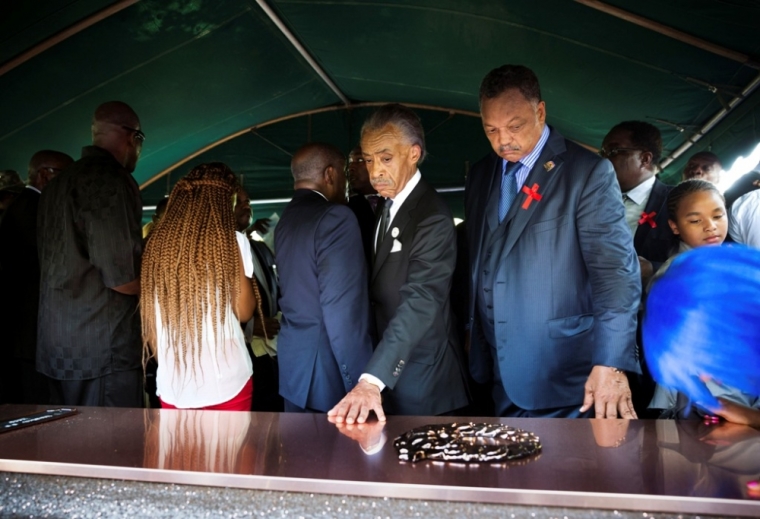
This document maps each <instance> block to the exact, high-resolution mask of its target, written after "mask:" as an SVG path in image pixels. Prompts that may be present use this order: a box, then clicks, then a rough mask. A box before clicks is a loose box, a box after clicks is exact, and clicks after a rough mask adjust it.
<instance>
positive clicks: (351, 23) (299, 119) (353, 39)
mask: <svg viewBox="0 0 760 519" xmlns="http://www.w3.org/2000/svg"><path fill="white" fill-rule="evenodd" d="M0 9H1V11H0V40H1V41H2V45H0V114H2V117H0V169H8V168H10V169H17V170H19V171H24V169H25V165H26V163H27V162H28V160H29V158H30V157H31V155H32V154H33V153H34V152H35V151H37V150H39V149H44V148H51V149H58V150H61V151H65V152H67V153H69V154H71V155H73V156H75V157H78V155H79V148H80V147H81V146H83V145H85V144H87V143H88V141H89V123H90V117H91V114H92V111H93V110H94V108H95V106H97V105H98V104H100V103H101V102H103V101H106V100H111V99H120V100H123V101H126V102H127V103H129V104H130V105H132V106H133V107H134V108H135V110H136V111H137V112H138V114H139V115H140V117H141V121H142V126H143V129H144V131H145V133H146V134H147V136H148V139H147V141H146V142H145V146H144V148H143V155H142V157H141V159H140V162H139V164H138V167H137V170H136V171H135V173H134V174H135V178H136V179H137V181H138V183H139V184H140V185H141V187H142V188H143V200H144V203H145V204H146V205H147V206H150V205H154V204H155V203H156V202H157V201H158V200H160V198H161V197H163V196H165V195H166V194H167V193H168V191H169V190H170V189H171V187H172V185H173V184H174V182H176V180H177V179H178V178H180V177H181V176H182V175H184V174H185V173H186V172H187V171H188V170H189V168H190V167H192V166H193V165H195V164H197V163H200V162H206V161H211V160H221V161H224V162H227V163H228V164H229V165H230V166H231V167H232V168H233V169H234V170H235V171H237V172H239V173H240V174H241V178H243V179H244V182H245V184H246V187H247V189H248V191H249V193H250V194H251V195H252V199H253V200H254V202H257V203H261V202H265V201H272V200H274V201H277V200H282V199H287V198H288V197H289V196H290V192H291V189H292V183H291V179H290V174H289V168H288V165H289V161H290V154H291V153H292V152H293V151H295V149H296V148H297V147H298V146H300V145H301V144H303V143H305V142H307V141H309V140H322V141H328V142H332V143H334V144H336V145H338V146H339V147H340V148H342V149H344V150H346V151H348V150H349V149H350V148H351V147H352V146H353V145H354V144H355V143H356V142H357V140H358V131H359V128H360V126H361V122H362V120H363V119H364V117H366V115H367V113H368V112H369V110H371V109H372V106H373V105H375V104H378V103H382V102H389V101H393V102H402V103H406V104H409V105H412V106H414V107H415V108H416V109H417V110H418V113H419V114H420V116H421V117H422V120H423V123H424V125H425V128H426V131H427V140H428V146H429V148H430V158H429V160H428V161H427V162H426V163H425V164H423V166H422V168H421V169H422V170H423V173H424V174H425V175H426V177H427V178H428V179H429V180H430V181H431V182H432V183H433V184H434V185H435V186H436V187H438V188H440V189H441V190H444V191H445V192H446V196H447V198H448V199H449V201H450V202H451V204H452V209H453V210H454V212H455V214H457V215H460V216H461V213H462V210H461V193H460V192H459V190H461V187H462V186H463V185H464V175H465V173H466V170H467V167H468V165H469V164H472V163H474V162H475V161H476V160H478V159H479V158H480V157H481V156H483V155H484V154H485V153H486V152H487V151H488V149H489V147H488V143H487V141H486V139H485V137H484V136H483V134H482V130H481V128H480V122H479V119H478V117H477V111H478V100H477V90H478V85H479V83H480V80H481V79H482V77H483V75H484V74H485V73H486V72H488V71H489V70H490V69H492V68H494V67H496V66H498V65H501V64H503V63H521V64H525V65H527V66H529V67H531V68H532V69H533V70H535V72H536V73H537V75H538V76H539V79H540V81H541V85H542V90H543V96H544V98H545V100H546V102H547V112H548V122H549V124H551V125H552V126H553V127H555V128H557V129H558V130H559V131H561V132H562V133H563V134H564V135H565V136H566V137H568V138H570V139H573V140H575V141H576V142H579V143H581V144H583V145H585V146H588V147H590V148H596V147H598V146H599V145H600V143H601V141H602V138H603V137H604V135H605V134H606V132H607V131H608V130H609V129H610V128H611V127H612V126H613V125H614V124H616V123H617V122H620V121H623V120H628V119H643V120H648V121H650V122H652V123H653V124H655V125H657V126H658V127H659V128H660V130H661V131H662V133H663V137H664V143H665V148H666V150H665V155H664V158H663V161H662V163H661V166H662V167H663V172H662V174H661V178H663V179H664V180H665V181H666V182H671V183H672V182H674V181H676V179H677V178H678V176H679V174H680V170H681V168H682V167H683V164H684V162H685V160H686V159H687V158H688V157H689V156H690V155H691V154H692V153H694V152H696V151H700V150H703V149H711V150H712V151H714V152H715V153H717V154H718V155H720V156H721V157H722V158H723V159H724V161H725V162H727V163H730V162H731V161H732V160H733V159H734V158H736V157H737V156H738V155H739V154H747V153H748V152H749V151H750V150H751V149H752V148H753V147H754V145H755V144H756V142H757V141H758V140H760V137H759V136H758V134H760V131H758V130H759V125H760V122H758V121H759V120H760V118H759V117H758V115H760V93H758V91H757V90H756V87H757V86H758V85H759V84H760V75H758V61H757V60H756V59H755V57H756V56H758V55H760V39H758V38H756V34H758V30H760V4H758V3H757V2H755V1H752V0H732V1H727V0H726V1H717V0H671V1H668V2H662V1H656V0H638V1H632V0H615V1H607V2H605V3H603V2H599V1H596V0H578V1H571V0H534V1H531V2H527V1H478V2H474V1H462V0H435V1H433V0H408V1H407V0H404V1H402V0H386V1H384V2H378V1H362V0H353V1H349V0H332V1H327V0H325V1H321V0H257V1H254V0H225V1H209V0H205V1H204V0H165V1H159V0H141V1H138V0H122V1H118V2H115V3H114V2H113V1H103V0H78V1H72V0H48V1H33V0H30V1H26V2H9V3H6V4H4V7H2V8H0ZM281 206H282V202H274V203H269V204H268V205H266V204H264V205H262V206H261V207H259V208H258V209H257V213H258V214H259V215H261V216H265V215H267V214H268V213H269V212H270V211H271V210H276V209H277V208H278V207H281Z"/></svg>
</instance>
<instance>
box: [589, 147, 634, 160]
mask: <svg viewBox="0 0 760 519" xmlns="http://www.w3.org/2000/svg"><path fill="white" fill-rule="evenodd" d="M621 151H644V150H642V149H641V148H612V149H611V150H605V149H604V148H602V149H600V150H599V151H598V152H597V153H599V156H600V157H602V158H603V159H611V158H612V157H614V156H615V155H617V154H618V153H620V152H621Z"/></svg>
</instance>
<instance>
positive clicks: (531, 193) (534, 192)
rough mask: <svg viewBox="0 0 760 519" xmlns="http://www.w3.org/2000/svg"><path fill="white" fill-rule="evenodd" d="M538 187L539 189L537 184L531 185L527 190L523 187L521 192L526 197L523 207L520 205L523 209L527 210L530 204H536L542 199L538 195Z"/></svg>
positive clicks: (526, 187)
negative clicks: (534, 202)
mask: <svg viewBox="0 0 760 519" xmlns="http://www.w3.org/2000/svg"><path fill="white" fill-rule="evenodd" d="M538 187H539V186H538V184H533V187H531V188H530V189H529V188H528V186H523V188H522V192H523V193H525V194H526V195H528V196H527V197H525V202H523V205H522V208H523V209H527V208H528V207H530V203H531V202H533V200H535V201H536V202H540V201H541V198H542V197H541V195H540V194H539V193H538Z"/></svg>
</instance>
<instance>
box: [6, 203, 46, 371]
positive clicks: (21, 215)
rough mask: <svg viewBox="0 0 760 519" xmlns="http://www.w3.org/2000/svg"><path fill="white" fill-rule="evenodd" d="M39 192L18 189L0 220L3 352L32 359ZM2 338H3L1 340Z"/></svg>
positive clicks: (37, 277)
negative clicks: (18, 192)
mask: <svg viewBox="0 0 760 519" xmlns="http://www.w3.org/2000/svg"><path fill="white" fill-rule="evenodd" d="M39 202H40V194H39V193H38V192H37V191H35V190H34V189H31V188H26V189H24V191H22V192H21V193H20V194H19V195H18V197H16V200H14V201H13V203H12V204H11V206H10V207H9V208H8V210H7V211H6V213H5V216H4V217H3V220H2V224H0V268H2V270H0V294H3V296H2V299H3V300H4V301H3V309H2V312H0V313H1V314H2V315H1V316H0V319H1V320H2V324H3V326H2V329H3V334H5V338H7V339H8V342H7V346H8V349H7V350H6V344H3V350H5V352H4V356H5V355H8V354H11V355H12V356H14V357H16V358H20V359H24V360H28V361H34V358H35V352H36V349H37V310H38V302H39V297H40V262H39V260H38V258H37V207H38V206H39ZM3 342H5V340H4V341H3Z"/></svg>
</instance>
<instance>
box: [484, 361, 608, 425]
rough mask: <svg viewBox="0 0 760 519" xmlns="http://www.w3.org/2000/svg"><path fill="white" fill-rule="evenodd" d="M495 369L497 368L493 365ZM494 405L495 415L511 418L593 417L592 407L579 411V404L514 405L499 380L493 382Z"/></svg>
mask: <svg viewBox="0 0 760 519" xmlns="http://www.w3.org/2000/svg"><path fill="white" fill-rule="evenodd" d="M495 369H499V368H498V367H495ZM491 394H492V395H493V401H494V405H495V407H496V416H503V417H511V418H593V417H594V407H593V406H592V407H591V409H589V410H588V411H586V412H585V413H581V412H580V409H581V404H578V405H574V406H570V407H552V408H549V409H523V408H521V407H518V406H517V405H515V403H514V402H512V401H511V400H510V399H509V397H508V396H507V393H506V391H504V386H503V385H502V383H501V380H495V381H494V384H493V390H492V392H491Z"/></svg>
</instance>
